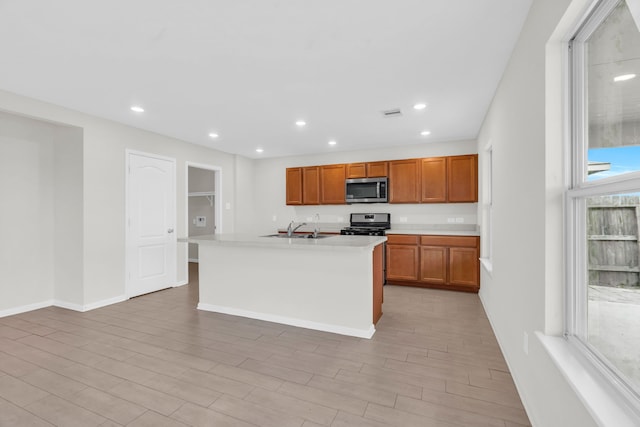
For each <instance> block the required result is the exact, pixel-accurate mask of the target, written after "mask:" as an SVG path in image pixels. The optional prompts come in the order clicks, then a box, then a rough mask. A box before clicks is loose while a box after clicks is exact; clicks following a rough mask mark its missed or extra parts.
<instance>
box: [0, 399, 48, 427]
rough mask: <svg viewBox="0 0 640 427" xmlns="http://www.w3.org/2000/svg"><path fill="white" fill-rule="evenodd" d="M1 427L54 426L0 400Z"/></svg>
mask: <svg viewBox="0 0 640 427" xmlns="http://www.w3.org/2000/svg"><path fill="white" fill-rule="evenodd" d="M0 426H3V427H4V426H6V427H13V426H15V427H51V426H53V424H51V423H49V422H47V421H45V420H43V419H42V418H40V417H38V416H36V415H34V414H32V413H31V412H29V411H26V410H24V409H22V408H20V407H19V406H16V405H14V404H12V403H10V402H8V401H6V400H4V399H0Z"/></svg>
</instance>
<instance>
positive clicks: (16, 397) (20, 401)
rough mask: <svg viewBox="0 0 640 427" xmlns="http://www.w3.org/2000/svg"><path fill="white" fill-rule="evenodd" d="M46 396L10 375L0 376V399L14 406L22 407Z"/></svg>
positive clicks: (44, 393) (45, 393)
mask: <svg viewBox="0 0 640 427" xmlns="http://www.w3.org/2000/svg"><path fill="white" fill-rule="evenodd" d="M47 396H49V393H47V392H46V391H44V390H41V389H39V388H38V387H34V386H32V385H31V384H28V383H26V382H24V381H22V380H20V379H17V378H14V377H12V376H11V375H2V376H0V397H1V398H3V399H5V400H7V401H9V402H11V403H13V404H15V405H18V406H22V407H24V406H27V405H29V404H31V403H33V402H37V401H38V400H41V399H44V398H45V397H47Z"/></svg>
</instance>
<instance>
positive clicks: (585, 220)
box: [565, 0, 640, 405]
mask: <svg viewBox="0 0 640 427" xmlns="http://www.w3.org/2000/svg"><path fill="white" fill-rule="evenodd" d="M634 1H635V0H634ZM629 2H630V1H629V0H627V1H624V0H603V1H601V2H599V3H598V4H597V6H596V7H595V9H594V10H593V12H592V13H591V14H590V16H589V18H588V19H587V20H586V21H585V22H584V23H583V25H582V26H581V27H580V29H579V30H578V31H577V33H576V35H575V37H574V39H573V41H572V43H571V44H570V51H571V52H570V55H571V65H572V67H571V69H572V71H571V82H572V88H573V91H572V126H571V129H572V141H573V145H572V155H571V157H572V164H571V169H572V182H571V185H570V188H569V189H568V190H567V194H566V196H567V204H566V206H567V231H568V232H567V236H568V244H567V248H568V258H567V259H569V260H570V261H571V262H570V264H569V265H570V266H571V267H569V268H568V272H567V275H568V283H569V286H568V291H567V318H566V322H565V324H566V334H567V336H568V338H569V339H570V340H571V341H572V342H574V343H575V344H576V345H578V346H579V347H580V348H581V349H582V350H583V351H584V352H585V353H587V354H588V355H590V356H591V358H592V360H594V361H595V364H596V365H597V366H598V367H599V368H600V369H601V371H602V372H603V373H604V374H605V375H606V376H607V377H609V378H610V379H611V381H612V384H614V385H615V386H616V387H617V388H618V389H619V390H620V391H622V392H623V394H624V395H625V396H627V398H629V399H630V400H631V401H632V402H634V403H635V404H636V405H638V404H639V403H640V262H639V259H640V251H639V248H640V32H639V31H638V28H640V16H638V17H636V18H638V19H639V20H634V15H633V14H632V13H631V11H630V8H629V5H628V3H629ZM639 6H640V5H639ZM632 8H634V5H632ZM634 9H635V8H634Z"/></svg>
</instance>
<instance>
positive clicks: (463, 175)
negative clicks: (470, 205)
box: [447, 154, 478, 203]
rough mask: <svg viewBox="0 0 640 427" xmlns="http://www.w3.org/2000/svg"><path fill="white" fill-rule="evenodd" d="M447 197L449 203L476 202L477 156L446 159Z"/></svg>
mask: <svg viewBox="0 0 640 427" xmlns="http://www.w3.org/2000/svg"><path fill="white" fill-rule="evenodd" d="M447 195H448V197H447V198H448V201H449V202H454V203H455V202H477V201H478V156H477V155H475V154H471V155H466V156H452V157H448V158H447Z"/></svg>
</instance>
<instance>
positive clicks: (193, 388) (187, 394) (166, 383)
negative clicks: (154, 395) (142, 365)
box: [142, 374, 222, 406]
mask: <svg viewBox="0 0 640 427" xmlns="http://www.w3.org/2000/svg"><path fill="white" fill-rule="evenodd" d="M142 384H143V385H145V386H147V387H149V388H152V389H154V390H158V391H161V392H163V393H166V394H168V395H170V396H174V397H177V398H179V399H182V400H184V401H186V402H191V403H195V404H196V405H200V406H209V405H211V404H212V403H213V402H214V401H215V400H216V399H217V398H219V397H220V396H221V394H222V393H220V392H218V391H213V390H211V389H209V388H205V387H201V386H198V385H195V384H192V383H190V382H187V381H184V380H180V379H177V378H172V377H169V376H166V375H162V374H156V376H154V377H152V378H150V379H148V380H145V381H142Z"/></svg>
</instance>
